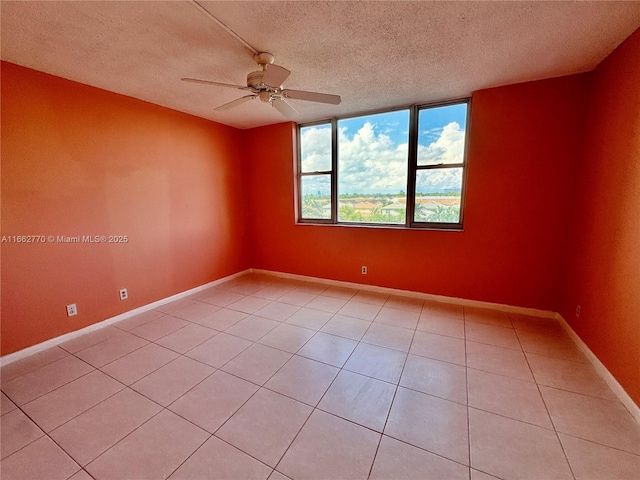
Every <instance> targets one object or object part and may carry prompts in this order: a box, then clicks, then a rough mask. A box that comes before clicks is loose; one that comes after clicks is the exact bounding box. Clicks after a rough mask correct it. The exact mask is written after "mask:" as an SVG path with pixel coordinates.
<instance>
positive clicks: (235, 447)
mask: <svg viewBox="0 0 640 480" xmlns="http://www.w3.org/2000/svg"><path fill="white" fill-rule="evenodd" d="M185 420H186V419H185ZM199 428H202V427H199ZM207 433H209V432H207ZM213 437H215V439H216V440H218V441H220V442H223V443H225V444H227V445H229V446H230V447H231V448H233V449H235V450H238V451H239V452H242V453H244V454H245V455H247V456H248V457H251V458H252V459H253V460H255V461H256V462H259V463H261V464H262V465H264V466H265V467H267V468H268V469H270V470H271V472H269V475H271V474H272V473H273V471H274V470H275V468H273V467H272V466H270V465H267V464H266V463H264V462H263V461H262V460H260V459H259V458H256V457H254V456H253V455H251V454H250V453H249V452H245V451H244V450H243V449H242V448H240V447H238V446H236V445H233V444H232V443H229V442H228V441H227V440H225V439H224V438H221V437H219V436H217V435H215V434H213V433H212V434H210V435H209V437H208V438H207V439H206V440H205V441H204V442H203V443H202V444H201V445H200V446H199V447H198V448H196V449H195V450H194V451H193V452H192V453H191V454H190V455H189V456H188V457H187V458H186V459H185V460H184V462H182V463H181V464H180V465H179V466H178V467H177V468H176V469H175V470H174V471H173V472H171V473H170V474H169V475H168V476H167V477H166V478H170V477H171V475H173V474H174V473H176V471H178V469H179V468H180V467H182V465H184V464H185V463H187V461H188V460H189V459H190V458H191V457H192V456H193V455H195V454H196V452H197V451H198V450H200V449H201V448H202V447H203V446H204V444H205V443H207V442H208V441H209V440H211V438H213ZM267 478H269V477H267Z"/></svg>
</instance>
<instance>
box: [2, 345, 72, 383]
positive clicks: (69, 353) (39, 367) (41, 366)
mask: <svg viewBox="0 0 640 480" xmlns="http://www.w3.org/2000/svg"><path fill="white" fill-rule="evenodd" d="M51 348H60V349H61V350H62V351H63V352H64V353H65V355H64V356H62V357H60V358H56V359H55V360H52V361H50V362H47V363H45V364H43V365H39V366H37V367H35V368H33V369H31V370H29V371H28V372H24V373H21V374H20V375H16V376H15V377H12V378H11V379H10V380H2V379H0V390H1V389H2V385H6V384H7V383H9V382H12V381H14V380H15V379H16V378H20V377H23V376H25V375H28V374H29V373H32V372H35V371H36V370H39V369H41V368H43V367H46V366H48V365H51V364H52V363H55V362H57V361H58V360H62V359H64V358H65V357H68V356H69V355H73V353H71V352H70V351H68V350H65V349H64V348H62V347H61V346H60V345H56V346H54V347H51ZM47 350H48V349H47ZM38 353H40V352H36V353H33V354H32V355H30V356H29V357H25V358H24V359H28V358H30V357H31V356H33V355H37V354H38ZM21 360H22V359H21ZM18 361H20V360H18ZM9 365H11V363H9V364H7V365H3V366H2V368H6V367H7V366H9ZM2 368H0V371H1V370H2ZM0 377H1V374H0ZM2 391H4V390H2Z"/></svg>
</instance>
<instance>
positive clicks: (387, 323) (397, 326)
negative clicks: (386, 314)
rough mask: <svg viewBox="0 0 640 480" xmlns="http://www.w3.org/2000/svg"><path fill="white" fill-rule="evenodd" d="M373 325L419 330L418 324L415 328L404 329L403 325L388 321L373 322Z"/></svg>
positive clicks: (407, 328)
mask: <svg viewBox="0 0 640 480" xmlns="http://www.w3.org/2000/svg"><path fill="white" fill-rule="evenodd" d="M376 318H378V316H377V315H376ZM373 323H377V324H379V325H389V326H390V327H396V328H404V329H405V330H414V331H415V330H417V329H418V322H416V326H415V327H403V326H402V325H398V324H397V323H389V322H388V321H387V320H375V319H374V320H373Z"/></svg>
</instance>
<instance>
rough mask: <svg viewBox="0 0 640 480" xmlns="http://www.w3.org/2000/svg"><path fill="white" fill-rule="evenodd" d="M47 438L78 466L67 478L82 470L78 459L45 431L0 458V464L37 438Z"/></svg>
mask: <svg viewBox="0 0 640 480" xmlns="http://www.w3.org/2000/svg"><path fill="white" fill-rule="evenodd" d="M45 437H46V438H48V439H49V440H51V442H53V443H54V445H56V446H57V447H58V448H59V449H60V450H61V451H62V452H63V453H64V454H65V455H66V456H67V457H69V459H70V460H71V461H72V462H73V463H75V464H76V466H77V467H78V470H76V471H75V472H73V473H72V474H71V476H70V477H69V478H71V477H72V476H73V475H75V474H76V473H78V472H79V471H80V470H84V467H82V465H80V464H79V463H78V461H77V460H76V459H75V458H73V457H72V456H71V455H70V454H69V452H67V451H66V450H65V449H64V448H62V446H61V445H59V444H58V442H56V441H55V440H54V439H53V438H52V437H51V436H50V435H48V434H47V433H46V432H44V431H43V435H41V436H39V437H38V438H36V439H35V440H33V441H31V442H29V443H28V444H26V445H24V446H23V447H21V448H19V449H18V450H16V451H15V452H13V453H12V454H11V455H7V456H6V457H5V458H3V459H2V460H0V464H2V462H4V461H5V460H7V459H8V458H10V457H12V456H13V455H15V454H16V453H18V452H20V451H21V450H24V449H25V448H27V447H28V446H29V445H32V444H33V443H35V442H37V441H38V440H41V439H43V438H45Z"/></svg>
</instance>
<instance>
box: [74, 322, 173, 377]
mask: <svg viewBox="0 0 640 480" xmlns="http://www.w3.org/2000/svg"><path fill="white" fill-rule="evenodd" d="M165 316H166V315H165ZM160 318H161V317H160ZM154 320H158V319H157V318H156V319H154ZM152 321H153V320H152ZM140 326H143V325H140ZM136 328H137V327H136ZM123 332H124V333H125V334H127V335H132V336H134V337H136V338H138V339H140V340H144V341H145V342H147V343H146V344H145V345H141V346H139V347H136V348H134V349H133V350H131V351H129V352H127V353H125V354H124V355H121V356H119V357H117V358H115V359H114V360H118V359H120V358H122V357H124V356H126V355H129V354H130V353H133V352H135V351H136V350H139V349H141V348H142V347H146V346H147V345H149V344H150V343H152V342H153V341H152V340H149V339H147V338H144V337H141V336H140V335H138V334H137V333H132V332H126V331H124V330H123ZM109 340H111V339H110V338H107V339H105V340H104V341H102V342H99V343H96V344H94V345H91V346H89V347H87V348H83V349H82V350H78V351H77V352H74V353H72V354H71V355H73V356H74V357H76V358H78V359H80V360H82V358H81V357H79V356H78V354H79V353H82V352H84V351H85V350H88V349H90V348H93V347H96V346H98V345H102V344H103V343H105V342H108V341H109ZM114 360H110V361H109V362H108V363H111V362H112V361H114ZM82 361H83V362H85V363H89V362H88V361H87V360H82ZM90 365H91V364H90ZM104 365H106V363H105V364H103V365H101V367H104ZM91 366H93V365H91ZM95 368H100V367H95Z"/></svg>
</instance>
